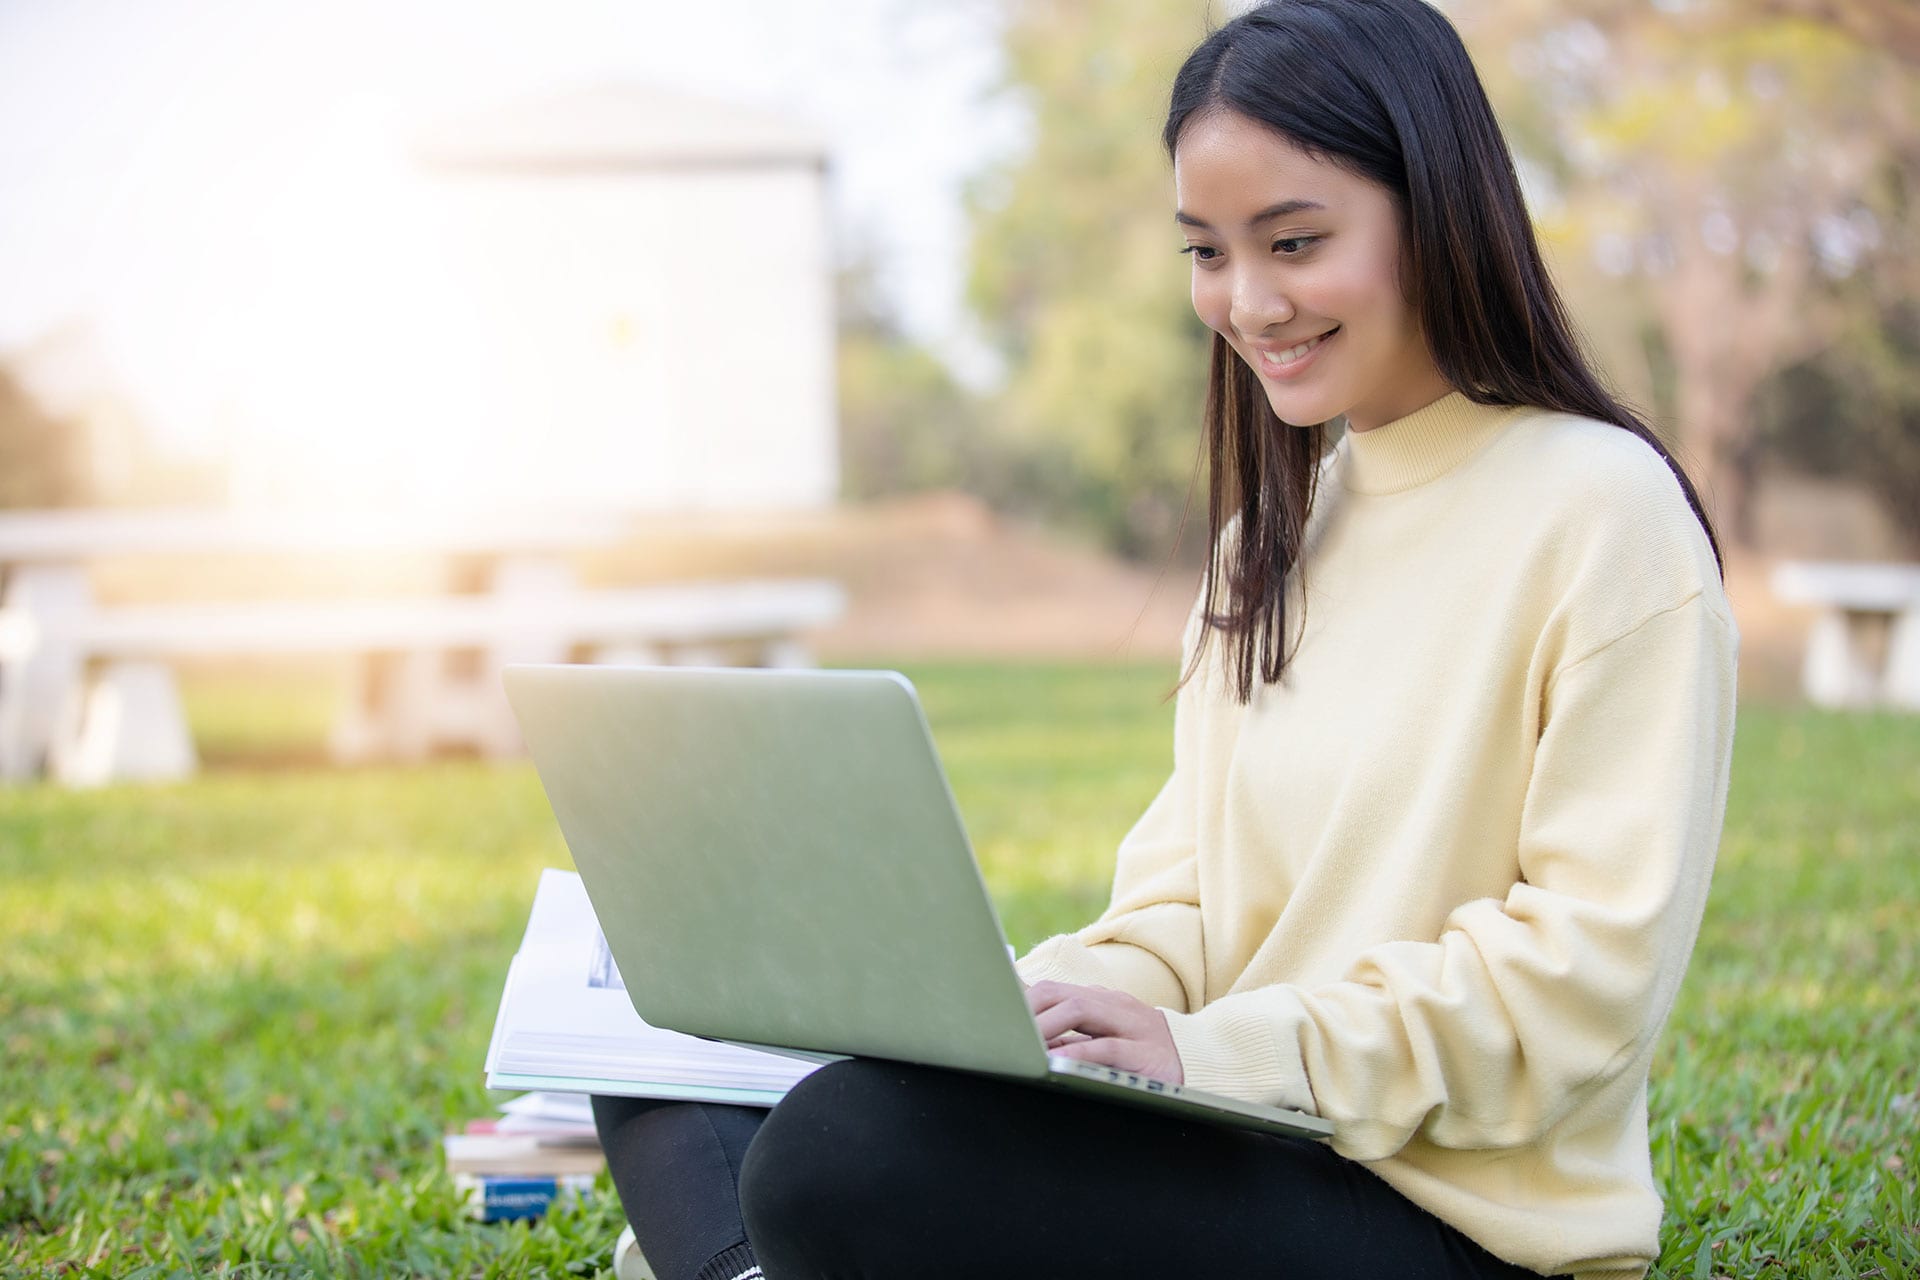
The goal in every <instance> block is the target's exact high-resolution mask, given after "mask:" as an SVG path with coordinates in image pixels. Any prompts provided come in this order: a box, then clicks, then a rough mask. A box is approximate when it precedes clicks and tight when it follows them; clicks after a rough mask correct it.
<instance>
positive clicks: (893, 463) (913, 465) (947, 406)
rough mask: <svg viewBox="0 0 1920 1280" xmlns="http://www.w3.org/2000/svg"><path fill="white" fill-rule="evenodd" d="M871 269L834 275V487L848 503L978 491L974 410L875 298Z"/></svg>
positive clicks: (979, 440)
mask: <svg viewBox="0 0 1920 1280" xmlns="http://www.w3.org/2000/svg"><path fill="white" fill-rule="evenodd" d="M873 274H874V273H873V266H872V264H871V263H870V262H865V261H861V262H855V263H853V264H851V265H849V266H848V267H846V268H845V269H844V270H843V271H842V272H841V273H840V281H839V306H838V313H839V342H838V353H837V360H838V385H839V398H840V462H841V466H840V475H841V487H842V490H843V491H844V493H845V494H846V496H847V497H849V498H875V497H881V496H883V495H887V494H896V493H908V492H913V491H915V490H923V489H941V488H974V489H978V488H980V487H981V482H982V476H981V475H980V473H981V472H982V471H983V470H984V469H985V466H984V464H983V463H982V461H981V459H982V458H983V456H984V455H985V454H986V453H987V452H988V451H989V450H990V448H991V445H990V442H989V441H987V440H985V439H983V437H982V434H981V424H980V417H981V414H980V408H979V405H978V403H977V401H976V399H975V398H974V397H973V396H972V395H971V394H970V393H969V392H968V391H967V390H966V389H965V388H963V387H961V386H960V385H959V384H958V383H957V382H956V381H955V380H954V378H953V375H952V374H951V373H950V372H948V370H947V367H946V366H945V365H944V364H942V363H941V362H940V361H939V360H938V359H937V358H936V357H935V356H934V355H933V354H932V353H931V352H929V351H928V350H927V349H926V348H925V347H923V346H920V345H919V344H918V343H916V342H914V341H913V340H912V339H911V338H909V337H908V336H907V335H906V333H905V331H904V330H903V329H902V328H901V326H900V323H899V320H898V318H897V316H896V315H895V314H894V312H893V310H892V309H891V308H890V307H889V306H888V305H887V304H886V303H885V302H884V301H883V300H882V297H881V292H880V290H879V288H878V287H877V285H876V282H875V281H874V279H873Z"/></svg>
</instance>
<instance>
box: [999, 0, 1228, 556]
mask: <svg viewBox="0 0 1920 1280" xmlns="http://www.w3.org/2000/svg"><path fill="white" fill-rule="evenodd" d="M1215 17H1217V15H1216V14H1213V13H1210V11H1209V6H1208V5H1206V4H1205V3H1203V0H1035V2H1033V3H1022V4H1018V5H1010V6H1009V7H1008V14H1007V19H1006V33H1007V34H1006V55H1007V67H1008V70H1007V79H1006V84H1005V86H1004V92H1006V93H1009V94H1012V95H1014V96H1015V97H1016V98H1018V99H1019V100H1021V101H1022V102H1023V103H1024V104H1025V106H1026V107H1027V109H1028V112H1029V116H1030V121H1031V133H1032V140H1031V146H1030V147H1029V148H1028V149H1027V150H1026V151H1025V152H1024V153H1023V154H1021V155H1020V156H1018V157H1017V158H1015V159H1014V160H1013V161H1011V162H1010V163H1008V164H1006V165H1005V166H1003V167H1002V168H1000V169H998V170H996V171H994V172H991V173H989V174H987V175H985V177H984V178H982V179H981V180H980V181H979V182H978V183H976V185H975V187H974V189H973V191H972V192H971V195H970V200H969V204H970V207H971V210H972V213H973V222H974V228H973V274H972V279H971V281H970V283H969V298H970V301H971V303H972V305H973V307H974V309H975V311H976V313H977V314H978V315H979V317H980V318H981V321H982V323H983V324H984V326H985V328H986V330H987V333H988V335H989V337H990V339H991V340H992V341H993V342H994V344H995V345H996V346H997V347H998V349H999V351H1000V352H1001V354H1002V355H1003V356H1004V357H1005V359H1006V361H1007V365H1008V368H1009V370H1010V375H1009V377H1008V380H1007V383H1006V385H1005V387H1004V389H1003V391H1002V393H1001V394H1000V396H999V398H998V400H997V403H996V404H995V405H994V416H995V419H996V421H997V422H998V423H999V424H1000V427H1001V429H1002V430H1004V431H1005V432H1006V433H1008V434H1009V435H1010V436H1011V437H1012V438H1013V440H1014V441H1016V442H1017V443H1018V445H1019V446H1020V448H1021V449H1022V450H1023V451H1024V453H1025V457H1026V463H1027V465H1026V466H1025V468H1024V470H1023V472H1022V475H1021V477H1020V478H1021V479H1022V480H1023V481H1024V483H1025V485H1026V486H1027V489H1026V492H1024V493H1022V494H1019V495H1016V496H1018V497H1019V498H1021V499H1022V500H1024V501H1026V502H1029V503H1032V504H1034V505H1044V506H1049V507H1052V508H1054V509H1057V510H1068V511H1072V512H1074V513H1075V514H1076V515H1077V516H1078V517H1079V518H1081V519H1082V520H1084V521H1085V522H1087V523H1089V524H1090V525H1091V526H1092V527H1093V528H1094V529H1095V530H1096V531H1097V532H1098V533H1099V534H1101V535H1102V536H1103V537H1104V538H1105V539H1106V540H1107V541H1108V542H1109V543H1110V544H1111V545H1113V546H1114V547H1116V548H1117V549H1119V550H1121V551H1123V552H1128V553H1131V554H1136V555H1150V554H1153V553H1156V552H1164V551H1165V550H1166V548H1167V546H1168V544H1169V542H1170V539H1171V535H1172V532H1173V529H1174V527H1175V525H1176V523H1177V522H1178V520H1179V518H1180V513H1181V510H1182V508H1183V505H1184V503H1185V501H1186V494H1187V487H1188V484H1189V480H1190V478H1191V477H1192V475H1193V473H1194V464H1195V460H1196V457H1197V452H1198V449H1199V445H1200V431H1199V425H1200V409H1201V399H1202V395H1203V392H1204V385H1205V384H1204V379H1205V370H1206V351H1207V345H1206V330H1205V329H1204V328H1203V327H1202V326H1201V324H1200V323H1199V321H1198V320H1197V319H1196V318H1195V317H1194V315H1193V312H1192V309H1191V307H1190V306H1189V304H1188V302H1187V298H1186V287H1187V286H1186V280H1187V273H1186V271H1185V270H1184V269H1183V268H1182V266H1181V265H1180V261H1179V259H1178V258H1177V257H1176V256H1175V251H1176V250H1177V249H1178V247H1179V244H1180V241H1179V237H1178V236H1177V234H1176V233H1175V230H1174V226H1173V207H1172V197H1171V182H1170V177H1169V173H1168V167H1167V162H1166V159H1165V156H1164V154H1163V152H1162V151H1161V148H1160V143H1159V138H1160V129H1161V126H1162V124H1163V123H1164V121H1165V117H1166V109H1167V94H1168V91H1169V89H1170V87H1171V85H1172V83H1173V75H1174V72H1175V71H1176V70H1177V69H1178V67H1179V65H1180V62H1181V61H1182V59H1184V58H1185V56H1186V54H1187V53H1188V51H1189V50H1190V49H1191V48H1192V47H1193V46H1194V45H1195V44H1197V43H1198V42H1199V41H1200V40H1201V39H1202V38H1203V37H1204V36H1205V35H1206V32H1207V29H1208V22H1209V20H1210V19H1213V18H1215Z"/></svg>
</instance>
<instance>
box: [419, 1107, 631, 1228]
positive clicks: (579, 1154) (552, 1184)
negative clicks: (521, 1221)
mask: <svg viewBox="0 0 1920 1280" xmlns="http://www.w3.org/2000/svg"><path fill="white" fill-rule="evenodd" d="M500 1110H501V1112H502V1113H503V1114H502V1115H501V1116H500V1118H499V1119H491V1118H490V1119H485V1120H473V1121H469V1122H468V1124H467V1126H466V1131H465V1132H464V1133H450V1134H448V1135H446V1137H445V1138H444V1139H443V1147H444V1150H445V1152H446V1157H447V1172H448V1173H450V1174H452V1175H453V1183H454V1186H455V1187H456V1188H457V1189H459V1190H460V1191H461V1192H462V1193H463V1194H464V1195H465V1197H466V1200H467V1208H468V1211H469V1212H470V1213H472V1214H473V1216H474V1217H476V1218H479V1219H481V1220H482V1221H485V1222H496V1221H501V1220H504V1219H513V1218H536V1217H539V1216H540V1215H541V1214H543V1213H545V1212H546V1211H547V1209H548V1208H550V1207H551V1206H552V1205H553V1204H554V1203H555V1202H556V1201H563V1200H568V1199H572V1198H576V1197H579V1196H582V1195H585V1194H587V1193H588V1192H590V1191H591V1190H592V1188H593V1180H594V1176H595V1175H596V1174H598V1173H599V1172H600V1170H601V1169H603V1168H605V1167H606V1157H605V1156H604V1155H602V1154H601V1151H600V1138H599V1135H598V1134H596V1133H595V1132H594V1128H593V1114H592V1111H591V1110H590V1104H589V1103H588V1100H587V1099H586V1098H585V1097H583V1096H580V1095H577V1094H551V1093H529V1094H525V1095H523V1096H521V1097H518V1098H515V1099H513V1100H512V1101H511V1102H508V1103H507V1104H506V1105H504V1106H502V1107H501V1108H500Z"/></svg>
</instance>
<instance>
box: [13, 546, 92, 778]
mask: <svg viewBox="0 0 1920 1280" xmlns="http://www.w3.org/2000/svg"><path fill="white" fill-rule="evenodd" d="M92 608H93V592H92V590H91V589H90V588H89V587H88V585H87V578H86V574H85V573H84V572H82V571H81V570H79V569H73V568H67V567H62V566H51V567H47V568H36V569H22V570H19V571H17V572H15V573H14V574H13V575H12V576H10V577H9V578H8V580H7V583H6V590H5V592H4V593H0V610H4V612H5V614H6V616H7V619H8V622H9V644H8V646H7V654H6V655H5V657H4V658H0V781H18V780H23V779H27V778H33V777H37V776H39V774H40V773H41V772H42V771H44V770H45V769H46V768H47V765H48V760H49V758H50V756H51V755H52V753H53V745H54V743H55V741H56V740H57V739H58V738H59V735H60V730H61V723H62V717H64V716H66V715H68V714H70V709H71V707H72V705H73V702H74V699H75V697H76V695H77V693H78V690H79V688H80V681H81V676H82V667H83V662H84V655H82V653H81V652H80V650H79V648H78V647H77V646H76V645H75V644H74V643H73V642H72V641H71V639H69V638H68V637H69V635H70V632H71V628H72V626H73V625H74V624H75V623H76V622H78V621H80V620H81V619H83V618H84V617H85V616H86V615H87V613H89V612H90V611H91V610H92Z"/></svg>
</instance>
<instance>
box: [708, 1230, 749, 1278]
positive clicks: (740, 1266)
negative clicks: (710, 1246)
mask: <svg viewBox="0 0 1920 1280" xmlns="http://www.w3.org/2000/svg"><path fill="white" fill-rule="evenodd" d="M693 1280H760V1260H759V1259H758V1258H755V1257H754V1256H753V1246H752V1245H750V1244H748V1243H747V1242H746V1241H745V1240H742V1241H741V1242H740V1243H739V1244H736V1245H734V1246H733V1247H732V1248H731V1249H727V1250H724V1251H723V1252H720V1253H716V1254H714V1255H713V1257H711V1258H709V1259H707V1265H706V1266H704V1267H702V1268H700V1270H698V1271H696V1272H694V1275H693Z"/></svg>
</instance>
